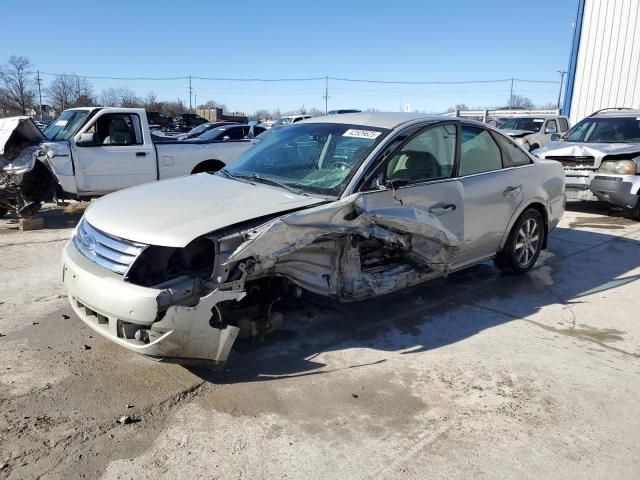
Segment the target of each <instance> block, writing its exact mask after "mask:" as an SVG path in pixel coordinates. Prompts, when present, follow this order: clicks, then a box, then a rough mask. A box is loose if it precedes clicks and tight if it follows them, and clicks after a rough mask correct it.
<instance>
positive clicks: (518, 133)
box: [502, 129, 536, 138]
mask: <svg viewBox="0 0 640 480" xmlns="http://www.w3.org/2000/svg"><path fill="white" fill-rule="evenodd" d="M502 131H503V132H504V134H505V135H509V136H510V137H514V138H518V137H524V136H525V135H531V134H532V133H536V132H532V131H531V130H508V129H504V130H502Z"/></svg>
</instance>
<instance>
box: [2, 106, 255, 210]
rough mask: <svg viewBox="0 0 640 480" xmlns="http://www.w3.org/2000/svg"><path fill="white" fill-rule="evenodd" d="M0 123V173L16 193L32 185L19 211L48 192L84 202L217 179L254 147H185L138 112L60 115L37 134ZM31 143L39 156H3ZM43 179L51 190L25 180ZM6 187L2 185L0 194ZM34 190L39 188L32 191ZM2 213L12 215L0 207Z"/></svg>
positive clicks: (243, 143)
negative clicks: (202, 177)
mask: <svg viewBox="0 0 640 480" xmlns="http://www.w3.org/2000/svg"><path fill="white" fill-rule="evenodd" d="M0 123H2V124H1V125H0V131H3V130H4V131H5V132H6V135H5V137H4V140H5V142H4V144H3V145H0V160H3V161H2V162H0V164H1V165H0V169H1V171H0V173H2V174H3V175H5V176H7V175H9V176H12V179H13V183H15V184H16V185H18V186H19V185H20V183H21V182H22V181H23V180H24V181H26V182H27V183H29V184H30V188H29V189H28V190H29V192H30V193H29V196H30V197H31V198H27V199H26V200H22V201H18V202H17V203H18V204H22V205H24V204H26V203H34V204H38V203H39V202H42V201H46V200H48V199H49V198H46V197H50V196H51V193H50V192H51V191H52V190H53V192H54V194H55V195H56V196H57V197H58V198H61V197H66V198H87V197H94V196H100V195H105V194H107V193H111V192H114V191H116V190H121V189H123V188H127V187H131V186H134V185H139V184H142V183H147V182H152V181H155V180H162V179H166V178H172V177H177V176H181V175H188V174H191V173H199V172H205V171H217V170H219V169H220V168H222V167H224V166H225V165H226V164H227V163H229V162H231V161H232V160H235V159H236V158H237V157H238V156H240V154H241V153H243V152H244V151H245V150H246V149H248V148H249V147H250V146H251V145H252V142H251V140H250V139H248V138H242V139H230V138H227V137H225V138H224V139H223V140H220V141H216V142H202V143H198V142H188V143H187V142H181V141H179V140H174V139H171V138H170V137H162V138H160V137H156V136H155V135H152V134H151V131H150V129H149V124H148V121H147V116H146V113H145V111H144V109H141V108H106V107H88V108H73V109H69V110H65V111H64V112H62V113H61V114H60V115H59V116H58V117H57V118H56V119H55V120H54V121H52V122H51V123H50V124H49V126H48V127H47V128H46V129H45V130H44V132H42V133H40V131H39V130H38V129H37V128H30V125H29V124H30V123H31V120H30V119H28V118H26V117H23V118H10V119H4V120H0ZM37 142H41V143H40V145H39V148H37V149H35V150H33V151H30V153H29V154H28V155H25V154H22V153H18V154H16V155H13V156H12V155H9V154H8V152H19V151H20V150H21V148H20V145H26V144H27V143H30V144H31V145H34V143H37ZM11 143H13V144H12V145H11ZM3 154H4V155H3ZM41 164H43V165H44V166H45V167H47V168H46V169H42V168H41V167H42V165H41ZM47 170H48V172H46V171H47ZM43 172H44V173H43ZM41 173H43V174H44V175H48V176H49V177H50V178H51V182H53V181H55V183H56V185H54V186H53V188H52V187H51V186H50V185H48V184H47V182H46V181H43V180H42V178H38V179H33V178H29V176H31V177H33V176H36V175H40V176H41ZM49 174H52V175H49ZM7 182H9V181H8V180H7V179H5V181H4V182H0V187H1V186H2V184H3V183H7ZM51 182H49V183H51ZM34 183H35V184H37V185H39V186H41V187H39V188H38V189H34V188H33V187H32V185H33V184H34ZM34 190H38V191H39V192H40V193H42V195H38V194H37V193H38V192H34ZM1 196H2V194H1V192H0V197H1ZM38 196H39V197H40V198H37V197H38ZM9 203H11V201H10V200H9ZM1 206H2V205H0V207H1ZM16 206H17V207H19V206H20V205H16ZM5 209H10V208H6V205H5ZM16 210H19V208H16Z"/></svg>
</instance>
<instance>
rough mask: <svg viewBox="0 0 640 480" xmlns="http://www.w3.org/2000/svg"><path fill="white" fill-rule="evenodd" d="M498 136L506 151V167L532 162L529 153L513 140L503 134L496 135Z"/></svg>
mask: <svg viewBox="0 0 640 480" xmlns="http://www.w3.org/2000/svg"><path fill="white" fill-rule="evenodd" d="M496 138H497V139H498V144H499V145H500V148H502V151H503V152H504V153H505V162H504V163H505V166H506V167H520V166H522V165H529V164H530V163H531V159H530V158H529V157H528V156H527V154H526V153H524V152H523V151H522V149H521V148H520V147H518V146H517V145H516V144H514V143H513V142H512V141H511V140H508V139H506V138H504V137H503V136H502V135H496Z"/></svg>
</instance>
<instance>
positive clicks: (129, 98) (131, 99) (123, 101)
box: [118, 87, 142, 108]
mask: <svg viewBox="0 0 640 480" xmlns="http://www.w3.org/2000/svg"><path fill="white" fill-rule="evenodd" d="M118 94H119V96H120V106H121V107H127V108H136V107H141V106H142V100H141V99H140V98H139V97H138V96H137V95H136V93H135V92H134V91H133V90H131V89H130V88H129V87H122V88H120V89H118Z"/></svg>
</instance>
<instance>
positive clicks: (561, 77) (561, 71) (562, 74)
mask: <svg viewBox="0 0 640 480" xmlns="http://www.w3.org/2000/svg"><path fill="white" fill-rule="evenodd" d="M556 71H557V72H558V73H559V74H560V90H559V91H558V110H560V97H562V84H563V83H564V76H565V74H566V73H567V72H566V71H564V70H556Z"/></svg>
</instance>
